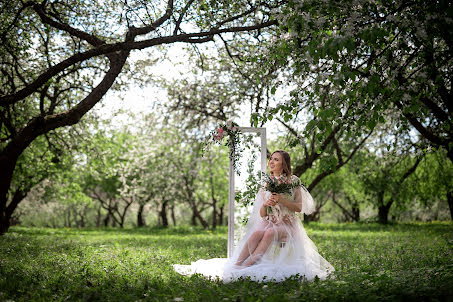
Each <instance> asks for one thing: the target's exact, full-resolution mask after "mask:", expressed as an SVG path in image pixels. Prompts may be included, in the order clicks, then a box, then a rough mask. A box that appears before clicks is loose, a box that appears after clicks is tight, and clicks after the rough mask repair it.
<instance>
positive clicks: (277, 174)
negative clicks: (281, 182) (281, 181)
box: [272, 172, 285, 177]
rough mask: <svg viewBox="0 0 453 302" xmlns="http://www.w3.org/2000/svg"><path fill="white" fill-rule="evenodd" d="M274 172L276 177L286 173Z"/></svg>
mask: <svg viewBox="0 0 453 302" xmlns="http://www.w3.org/2000/svg"><path fill="white" fill-rule="evenodd" d="M272 174H273V175H274V176H275V177H281V176H283V175H285V174H284V173H283V172H280V173H278V172H277V173H276V172H274V173H272Z"/></svg>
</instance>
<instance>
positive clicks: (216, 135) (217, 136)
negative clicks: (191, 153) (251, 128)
mask: <svg viewBox="0 0 453 302" xmlns="http://www.w3.org/2000/svg"><path fill="white" fill-rule="evenodd" d="M240 135H241V131H240V130H239V125H238V124H236V123H235V122H233V121H227V122H226V123H222V124H219V125H218V126H217V127H216V128H215V129H214V130H212V131H211V132H210V134H209V138H208V140H207V142H206V148H205V149H204V150H206V149H207V148H208V147H209V145H210V144H211V143H215V144H218V145H220V144H224V145H225V146H228V147H229V150H230V158H231V159H232V160H233V169H234V171H235V172H236V173H238V174H240V173H239V159H240V157H241V152H242V149H241V148H240V146H239V144H240V138H239V136H240ZM225 138H226V142H225V143H223V142H224V139H225Z"/></svg>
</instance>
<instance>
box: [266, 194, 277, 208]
mask: <svg viewBox="0 0 453 302" xmlns="http://www.w3.org/2000/svg"><path fill="white" fill-rule="evenodd" d="M276 204H277V203H276V202H275V200H274V199H273V198H272V196H271V197H269V198H268V199H267V200H266V201H265V202H264V205H265V206H268V207H273V206H275V205H276Z"/></svg>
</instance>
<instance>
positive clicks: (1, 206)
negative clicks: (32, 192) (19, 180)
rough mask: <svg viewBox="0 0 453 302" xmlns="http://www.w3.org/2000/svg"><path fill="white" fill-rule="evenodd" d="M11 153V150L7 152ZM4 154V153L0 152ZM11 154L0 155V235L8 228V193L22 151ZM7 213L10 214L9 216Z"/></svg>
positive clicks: (9, 216)
mask: <svg viewBox="0 0 453 302" xmlns="http://www.w3.org/2000/svg"><path fill="white" fill-rule="evenodd" d="M9 151H11V150H9ZM2 153H5V152H2ZM10 153H11V154H0V235H3V234H5V233H6V232H7V231H8V229H9V226H10V218H11V214H12V211H8V208H9V206H8V207H7V206H6V203H7V202H8V197H7V196H8V191H9V188H10V186H11V180H12V178H13V173H14V168H15V166H16V162H17V159H18V158H19V155H20V154H21V153H22V151H20V150H17V151H16V152H14V151H11V152H10ZM9 212H11V213H10V214H9Z"/></svg>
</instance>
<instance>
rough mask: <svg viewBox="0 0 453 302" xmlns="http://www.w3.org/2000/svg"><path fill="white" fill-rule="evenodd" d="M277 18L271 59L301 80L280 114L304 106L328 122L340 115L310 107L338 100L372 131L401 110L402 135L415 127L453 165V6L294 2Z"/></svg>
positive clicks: (354, 119)
mask: <svg viewBox="0 0 453 302" xmlns="http://www.w3.org/2000/svg"><path fill="white" fill-rule="evenodd" d="M277 19H278V20H279V23H280V29H281V32H280V38H279V39H276V41H275V43H274V44H273V45H271V46H270V47H269V52H268V54H267V55H266V56H265V57H267V58H272V60H273V61H271V62H274V61H277V62H280V64H282V65H284V66H289V67H290V68H291V69H292V70H294V72H295V73H296V74H298V75H299V76H300V78H301V79H303V82H301V83H300V85H297V86H296V88H295V89H294V91H293V93H292V95H293V102H289V103H285V104H281V106H280V107H279V110H280V111H282V112H283V113H291V112H292V111H293V110H295V109H297V108H298V106H299V104H300V103H301V102H302V103H303V104H305V105H306V106H308V107H309V108H310V111H311V112H313V114H314V115H316V116H317V117H318V119H319V121H320V122H321V121H328V120H329V119H330V118H331V117H332V116H333V115H335V111H334V112H329V110H331V109H332V108H331V107H326V108H325V109H321V110H319V109H318V107H317V106H313V105H311V104H313V101H314V100H316V99H318V98H320V99H322V98H334V99H335V102H336V105H335V107H337V108H338V107H349V108H350V109H349V111H348V112H349V116H350V118H349V119H350V120H351V121H352V122H353V123H354V124H356V125H366V126H367V127H368V128H369V129H374V127H375V126H376V125H377V124H378V123H384V122H385V120H386V116H387V114H388V113H389V112H396V113H397V114H398V115H399V116H400V120H399V123H400V127H399V130H400V131H402V132H405V133H410V131H412V129H416V130H417V131H418V132H419V133H420V135H422V136H423V137H424V138H425V139H426V140H427V141H428V142H429V143H430V144H431V145H432V146H434V147H435V148H445V150H446V151H447V154H448V157H449V158H450V160H453V132H452V131H453V120H452V116H453V115H452V110H453V107H452V102H451V101H449V100H451V99H452V90H451V78H452V72H453V68H452V66H453V65H452V62H453V61H452V59H453V55H452V54H453V49H452V47H453V44H452V41H453V32H452V31H451V30H450V28H451V27H452V25H453V6H452V4H451V1H444V0H441V1H405V0H398V1H379V2H360V1H353V0H350V1H342V2H341V3H338V2H337V1H322V2H319V1H314V0H310V1H303V2H301V1H290V2H289V5H288V6H285V7H284V8H283V9H282V10H280V11H279V13H278V17H277ZM310 105H311V107H310ZM323 124H324V123H318V125H319V126H321V127H323V126H324V125H323ZM320 130H322V128H320Z"/></svg>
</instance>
